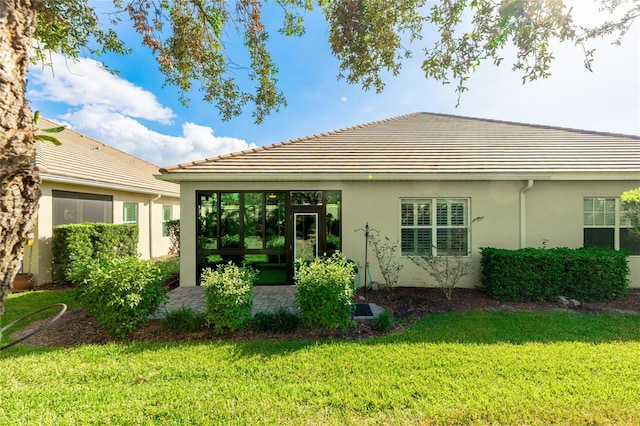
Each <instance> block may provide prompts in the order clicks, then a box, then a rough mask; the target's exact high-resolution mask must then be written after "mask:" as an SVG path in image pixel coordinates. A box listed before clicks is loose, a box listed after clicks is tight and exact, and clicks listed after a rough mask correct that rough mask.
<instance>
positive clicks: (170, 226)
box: [165, 219, 180, 256]
mask: <svg viewBox="0 0 640 426" xmlns="http://www.w3.org/2000/svg"><path fill="white" fill-rule="evenodd" d="M165 226H166V227H167V233H168V234H169V253H171V254H175V255H177V256H180V219H173V220H168V221H166V222H165Z"/></svg>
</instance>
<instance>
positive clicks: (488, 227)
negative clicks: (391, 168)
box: [180, 177, 640, 287]
mask: <svg viewBox="0 0 640 426" xmlns="http://www.w3.org/2000/svg"><path fill="white" fill-rule="evenodd" d="M527 183H528V181H527V180H505V181H396V182H389V181H377V180H376V179H375V177H372V179H369V180H367V181H342V182H338V181H336V182H230V183H223V182H182V184H181V210H182V211H183V212H188V213H186V214H185V215H183V217H182V218H181V230H182V231H181V239H182V240H181V250H182V256H181V259H180V261H181V265H180V273H181V285H183V286H193V285H196V264H195V261H196V253H195V246H196V241H195V235H196V233H195V219H196V215H195V202H196V196H195V192H196V191H197V190H212V191H216V190H225V191H235V190H237V191H243V190H264V191H271V190H273V191H276V190H341V191H342V244H343V247H342V251H343V253H344V254H345V256H346V257H348V258H350V259H353V260H354V261H356V262H357V263H359V264H360V265H364V256H365V240H364V234H363V233H362V232H356V230H357V229H359V228H364V226H365V224H366V223H368V224H369V226H370V227H371V228H373V229H376V230H378V231H380V236H381V237H384V236H387V237H389V238H390V239H391V240H392V241H398V242H399V240H400V200H401V199H403V198H467V199H469V220H470V222H471V221H472V220H473V219H476V218H478V220H477V221H475V222H473V223H471V225H470V228H471V230H470V235H469V241H470V248H471V255H470V259H471V261H472V265H473V266H472V271H471V273H470V274H469V275H468V276H466V277H464V278H463V279H462V281H461V282H460V286H462V287H474V286H477V285H478V284H479V276H480V267H479V261H480V248H481V247H500V248H506V249H517V248H520V247H540V246H542V245H543V244H546V246H547V247H556V246H558V247H572V248H577V247H581V246H582V244H583V211H582V209H583V199H584V198H585V197H619V196H620V194H621V193H622V192H624V191H625V190H627V189H631V188H636V187H638V186H640V181H597V182H593V181H549V180H546V181H542V180H541V181H533V182H532V184H533V186H531V188H530V189H528V190H527V191H526V193H524V195H523V196H521V191H523V190H524V189H525V188H526V187H527ZM522 197H524V200H525V204H524V205H525V215H524V217H522V219H521V198H522ZM480 218H481V219H480ZM522 225H523V226H524V228H523V229H521V226H522ZM368 260H369V264H370V269H371V275H372V277H373V280H374V281H382V280H383V278H382V275H381V273H380V270H379V268H378V263H377V261H376V259H375V256H374V254H373V251H372V249H371V247H369V252H368ZM400 262H401V264H402V265H403V269H402V271H401V273H400V281H399V285H403V286H433V285H435V283H434V282H433V281H432V280H431V278H430V277H429V276H428V275H427V274H426V273H425V272H424V271H423V270H422V269H420V268H419V267H417V266H416V265H414V264H413V263H412V262H411V261H409V260H408V259H406V258H400ZM629 264H630V267H631V277H630V278H631V286H633V287H640V256H631V257H630V258H629Z"/></svg>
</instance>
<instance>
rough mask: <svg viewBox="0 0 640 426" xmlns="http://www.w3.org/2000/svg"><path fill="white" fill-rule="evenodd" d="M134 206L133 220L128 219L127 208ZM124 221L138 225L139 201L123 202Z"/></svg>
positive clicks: (124, 222)
mask: <svg viewBox="0 0 640 426" xmlns="http://www.w3.org/2000/svg"><path fill="white" fill-rule="evenodd" d="M131 207H133V208H132V210H133V217H134V219H133V220H128V214H127V208H131ZM122 223H123V224H131V225H136V224H137V223H138V203H134V202H126V203H125V202H123V203H122Z"/></svg>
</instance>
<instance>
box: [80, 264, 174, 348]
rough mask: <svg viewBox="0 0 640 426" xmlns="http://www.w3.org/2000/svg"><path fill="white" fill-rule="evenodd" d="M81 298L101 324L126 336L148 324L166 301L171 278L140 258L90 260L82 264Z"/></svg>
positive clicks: (117, 334)
mask: <svg viewBox="0 0 640 426" xmlns="http://www.w3.org/2000/svg"><path fill="white" fill-rule="evenodd" d="M78 269H79V274H78V276H81V277H83V279H82V280H79V281H78V282H77V284H78V287H77V299H78V300H79V301H80V303H82V305H83V306H84V308H85V309H86V310H87V311H88V312H89V313H90V314H91V315H93V316H95V318H96V321H97V322H98V324H99V325H101V326H104V327H106V328H107V329H108V330H109V332H110V333H112V334H114V335H116V336H120V337H123V338H124V337H125V336H126V335H127V334H128V333H129V332H131V331H133V330H135V329H137V328H140V327H142V326H143V325H144V324H146V323H147V321H148V317H149V315H152V314H154V313H155V311H156V310H157V309H158V307H159V306H160V305H161V304H162V303H164V302H166V300H167V294H166V292H165V291H164V289H163V288H162V283H163V282H164V281H165V280H166V279H167V278H168V276H167V274H166V273H165V272H164V270H163V269H161V268H160V267H158V265H156V264H155V263H154V262H153V261H150V260H142V259H139V258H138V257H133V256H129V257H114V258H99V259H97V260H88V261H86V262H85V263H83V264H80V265H78Z"/></svg>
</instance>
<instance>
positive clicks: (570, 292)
mask: <svg viewBox="0 0 640 426" xmlns="http://www.w3.org/2000/svg"><path fill="white" fill-rule="evenodd" d="M480 250H481V253H482V259H481V262H480V264H481V267H482V273H481V277H480V280H481V286H482V287H483V288H484V289H485V290H486V292H487V293H488V294H489V295H490V296H491V297H493V298H494V299H497V300H500V301H510V302H532V301H542V300H555V299H557V297H558V296H560V295H562V296H566V297H569V298H572V299H577V300H581V301H585V302H593V301H602V300H613V299H617V298H620V297H622V296H624V295H625V294H626V291H627V288H628V286H629V265H628V260H627V256H628V255H627V254H626V253H625V252H623V251H616V250H610V249H604V248H579V249H569V248H552V249H540V248H525V249H519V250H506V249H497V248H491V247H483V248H481V249H480Z"/></svg>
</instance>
